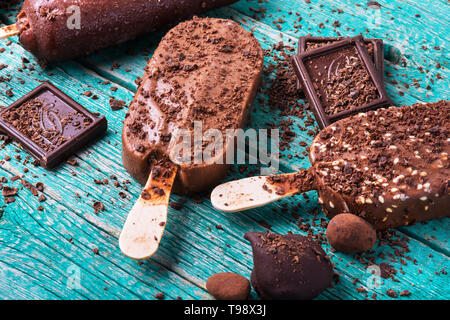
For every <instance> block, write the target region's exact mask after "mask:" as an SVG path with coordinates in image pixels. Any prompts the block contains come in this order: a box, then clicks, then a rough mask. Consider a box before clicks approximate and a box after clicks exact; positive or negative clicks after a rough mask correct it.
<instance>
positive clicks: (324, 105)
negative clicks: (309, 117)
mask: <svg viewBox="0 0 450 320" xmlns="http://www.w3.org/2000/svg"><path fill="white" fill-rule="evenodd" d="M362 40H363V38H362V37H361V36H358V37H354V38H348V39H345V40H342V41H337V42H334V43H332V44H329V45H326V46H322V47H319V48H317V49H312V50H310V51H306V52H303V53H301V54H299V55H296V56H293V64H294V70H295V72H296V74H297V76H298V78H299V79H300V81H301V83H302V87H303V90H304V92H305V94H306V97H307V98H308V101H309V103H310V104H311V106H312V108H313V112H314V115H315V117H316V120H317V122H318V124H319V127H321V128H322V129H323V128H325V127H326V126H328V125H329V124H331V123H333V122H335V121H337V120H339V119H342V118H345V117H348V116H350V115H354V114H357V113H359V112H364V111H368V110H374V109H377V108H381V107H385V106H387V105H390V104H391V101H390V99H389V97H388V95H387V93H386V90H385V88H384V84H383V81H382V78H381V77H380V76H379V74H378V72H377V70H376V69H375V66H374V64H373V63H372V61H371V58H370V56H369V54H368V52H367V50H366V48H365V46H364V45H363V43H362Z"/></svg>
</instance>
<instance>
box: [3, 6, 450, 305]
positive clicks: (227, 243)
mask: <svg viewBox="0 0 450 320" xmlns="http://www.w3.org/2000/svg"><path fill="white" fill-rule="evenodd" d="M308 2H310V3H307V2H305V1H303V0H266V1H264V4H263V5H261V4H260V3H259V1H257V0H241V1H239V2H238V3H236V4H234V5H232V6H230V7H227V8H222V9H220V10H216V11H214V12H211V13H209V14H208V15H210V16H217V17H224V18H231V19H233V20H236V21H239V22H240V23H241V24H242V25H243V26H244V27H245V28H246V29H248V30H252V31H253V32H254V34H255V36H256V37H257V39H258V40H259V41H260V42H261V44H262V46H263V47H264V48H265V49H270V47H271V46H273V45H274V44H277V43H278V42H279V41H284V42H286V43H289V44H290V45H295V44H296V43H297V38H298V36H300V35H306V34H308V33H311V34H313V35H323V36H336V35H338V34H340V35H357V34H360V33H361V34H363V35H364V36H366V37H377V38H381V39H383V40H384V42H385V44H386V46H385V55H386V60H385V65H386V87H387V90H388V93H389V94H390V96H391V97H392V98H393V100H394V102H395V104H396V105H405V104H412V103H415V102H425V101H437V100H440V99H449V76H450V72H449V71H448V68H449V55H448V43H449V40H450V39H449V32H448V30H449V27H450V21H449V16H450V9H449V4H448V2H447V1H445V0H440V1H436V0H422V1H405V0H396V1H379V2H380V3H381V4H382V7H381V9H373V8H370V7H367V5H366V2H365V1H354V0H352V1H347V0H334V1H330V0H328V1H315V0H312V1H308ZM260 6H263V7H264V8H265V9H266V10H265V12H264V14H262V13H261V12H260V10H259V8H260ZM338 9H339V10H338ZM16 12H17V11H16V10H15V9H14V8H11V9H10V10H9V11H6V10H3V11H2V12H1V15H0V18H1V20H2V21H3V22H4V23H6V24H9V23H13V22H14V20H15V19H14V16H15V13H16ZM296 13H299V15H297V14H296ZM299 16H300V17H301V18H302V19H301V22H297V20H298V18H299ZM274 21H275V22H276V23H274ZM279 21H281V22H279ZM283 21H284V22H283ZM335 21H339V23H335ZM322 23H323V24H322ZM294 24H300V25H301V26H302V28H301V29H298V28H294V27H293V26H294ZM336 25H339V26H338V27H336ZM165 31H167V30H163V31H161V32H158V33H155V34H152V35H149V36H147V37H143V38H141V39H139V40H137V41H133V42H130V43H127V44H124V45H122V46H119V47H115V48H110V49H106V50H102V51H101V52H99V53H98V54H95V55H91V56H88V57H85V58H80V59H77V60H75V61H69V62H65V63H59V64H57V65H55V66H54V67H53V68H51V69H48V70H42V69H40V67H39V66H38V65H37V64H36V63H35V62H34V58H33V57H32V56H31V55H30V54H29V53H27V52H25V51H24V50H23V49H22V47H21V46H20V45H19V44H18V43H17V39H16V38H12V39H11V40H12V41H11V42H9V41H8V40H1V41H0V48H1V49H5V51H4V52H3V53H0V64H5V65H7V67H5V68H3V69H2V70H0V79H2V80H5V79H6V81H1V82H0V93H1V95H0V104H1V105H3V106H7V105H9V104H10V103H12V102H13V101H15V100H16V99H18V98H19V97H20V96H22V95H24V94H25V93H27V92H28V91H30V90H31V89H33V88H34V87H36V86H37V85H39V83H40V82H41V81H44V80H50V81H51V82H53V83H54V84H55V85H56V86H58V87H59V88H61V89H62V90H64V91H65V92H67V93H68V94H69V95H70V96H71V97H73V98H74V99H75V100H77V101H78V102H80V103H81V104H83V105H84V106H86V107H87V108H88V109H90V110H91V111H93V112H100V113H102V114H104V115H106V117H107V119H108V123H109V128H108V132H107V134H106V135H105V136H104V137H102V138H101V139H100V140H98V141H95V142H93V143H92V144H90V145H89V146H88V147H86V148H85V149H83V150H82V151H81V152H78V153H77V154H76V155H75V156H74V158H75V159H77V160H78V163H79V165H78V166H76V167H72V166H70V165H67V164H65V165H62V166H60V167H58V168H57V169H56V170H53V171H46V170H44V169H42V168H41V167H34V166H33V165H29V164H28V165H26V166H25V165H24V164H23V161H24V160H25V159H26V156H27V154H26V152H24V151H23V150H22V148H20V146H19V145H18V144H17V143H16V142H13V143H10V144H8V145H6V146H5V147H4V148H2V149H1V150H0V158H1V159H3V158H4V157H5V156H6V155H10V156H11V157H12V160H10V161H2V162H1V165H0V177H6V178H7V179H8V180H9V182H8V185H11V186H16V187H21V184H20V181H16V182H11V181H10V180H11V177H13V176H15V175H20V176H22V175H24V179H26V180H27V181H29V182H32V183H36V182H38V181H42V182H43V183H44V184H45V189H44V191H43V193H44V194H45V196H46V197H47V201H45V202H42V203H39V202H38V200H37V198H36V197H33V196H32V195H31V192H30V191H29V190H28V189H25V188H22V189H21V190H20V191H19V194H18V196H17V199H16V202H14V203H12V204H9V205H7V206H4V207H3V208H2V209H1V211H0V298H2V299H17V298H18V299H154V298H155V294H156V293H158V292H164V293H165V296H166V299H176V298H177V297H182V298H183V299H211V298H212V297H211V296H209V294H208V293H207V291H206V290H205V287H204V283H205V281H206V279H207V278H208V277H209V276H210V275H212V274H214V273H216V272H223V271H232V272H237V273H240V274H242V275H244V276H246V277H249V276H250V272H251V268H252V260H251V249H250V246H249V243H247V242H246V241H245V240H244V239H243V234H244V233H245V232H247V231H256V230H257V231H263V230H264V228H263V227H262V226H261V223H260V222H261V221H265V222H267V223H268V224H270V225H271V226H272V231H274V232H278V233H286V232H289V231H291V232H294V233H301V234H305V233H304V232H302V231H300V230H299V228H298V226H297V221H296V220H297V219H296V218H294V217H293V215H292V214H291V213H292V212H293V211H294V210H295V213H297V214H298V215H300V216H301V217H302V218H303V219H304V223H310V224H311V226H312V230H314V232H317V231H319V230H321V229H320V227H318V226H316V224H317V225H318V224H319V223H317V221H316V220H317V218H319V219H320V218H324V215H323V214H322V213H321V214H319V215H317V216H316V215H313V214H312V213H311V210H312V209H314V208H317V207H318V206H317V202H316V197H317V196H316V194H315V193H309V194H308V195H309V197H310V201H309V202H307V201H305V199H304V198H303V197H302V196H298V197H295V198H293V199H289V200H285V201H282V202H279V203H275V204H272V205H270V206H267V207H264V208H260V209H257V210H250V211H247V212H243V213H239V214H233V215H230V214H224V213H221V212H218V211H216V210H214V209H213V208H212V207H211V204H210V202H209V200H208V199H207V197H204V198H203V199H202V200H203V201H202V202H201V203H198V201H194V200H193V199H191V198H186V197H185V198H184V199H185V200H186V203H185V204H184V206H183V208H182V210H180V211H177V210H174V209H172V208H169V219H168V225H167V228H166V233H165V236H164V239H163V241H162V243H161V247H160V250H159V251H158V253H157V255H156V256H154V257H153V258H152V259H150V260H148V261H146V262H144V263H142V264H138V263H136V262H135V261H131V260H130V259H127V258H125V257H124V256H123V255H122V254H121V253H120V250H119V248H118V243H117V242H118V241H117V239H118V235H119V232H120V229H121V227H122V225H123V223H124V221H125V218H126V215H127V213H128V211H129V210H130V208H131V207H132V205H133V203H134V201H135V200H136V199H137V198H138V195H139V193H140V188H141V186H140V185H139V184H137V183H136V182H135V181H134V180H133V179H132V178H131V177H130V176H129V175H128V174H127V172H126V171H125V170H124V168H123V167H122V164H121V154H120V152H121V129H122V121H123V119H124V116H125V112H126V110H119V111H114V112H113V111H111V108H110V106H109V99H110V98H111V97H115V98H116V99H120V100H124V101H126V102H130V101H131V99H132V98H133V95H134V92H135V90H136V84H135V82H134V81H135V79H136V78H137V77H140V76H142V75H143V72H144V71H143V68H144V66H145V64H146V60H147V59H148V58H150V57H151V55H152V52H153V50H154V49H155V48H156V46H157V44H158V42H159V40H160V39H161V37H162V35H164V33H165ZM130 51H132V52H134V53H135V54H133V55H131V54H129V52H130ZM22 56H25V57H27V59H28V60H30V61H31V63H29V64H26V66H28V67H24V66H23V62H22V59H21V57H22ZM115 62H116V63H117V64H118V65H119V66H120V67H119V68H118V69H113V68H112V65H113V63H115ZM266 62H267V63H269V60H268V59H267V61H266ZM31 66H32V68H30V67H31ZM437 74H440V77H439V79H438V77H436V75H437ZM265 77H266V78H265V80H268V78H270V77H273V75H266V76H265ZM413 79H416V80H417V82H418V83H419V84H420V86H419V87H415V86H411V85H410V84H411V83H412V82H413ZM105 81H109V84H106V85H105V84H104V83H105ZM111 87H116V88H117V91H115V92H113V91H111V90H110V88H111ZM9 89H12V92H13V94H14V96H13V97H8V96H7V95H6V94H5V91H6V90H9ZM87 91H91V92H92V94H93V95H95V96H96V97H97V99H92V97H91V98H90V97H87V96H86V95H83V93H85V92H87ZM259 98H265V97H264V95H262V94H260V96H259ZM257 100H258V99H257ZM277 116H279V117H281V115H276V114H275V115H274V111H273V110H271V109H270V108H269V107H268V106H262V105H259V104H258V103H257V102H256V103H255V105H254V111H253V113H252V120H251V122H250V124H249V126H250V127H252V128H267V123H268V122H272V121H273V118H274V117H277ZM285 118H286V119H287V118H290V119H292V120H293V121H294V122H295V123H298V124H300V125H301V126H304V120H305V119H300V118H296V117H285ZM293 127H294V128H295V133H296V137H295V138H294V140H293V141H292V142H291V143H290V150H286V151H285V152H284V153H285V155H286V156H287V155H288V154H295V153H301V152H302V151H304V150H305V148H304V147H301V146H300V145H299V142H300V141H306V142H311V141H312V138H311V137H310V136H309V135H307V134H306V133H305V132H304V131H301V130H299V129H298V128H297V126H293ZM16 154H18V155H20V156H21V160H20V161H19V160H16V159H15V158H14V156H15V155H16ZM293 159H295V158H293ZM293 159H292V160H287V158H283V159H282V166H281V170H282V171H284V172H291V171H293V170H295V169H298V168H302V167H308V166H309V165H310V164H309V162H308V160H307V159H304V160H299V159H296V160H293ZM25 167H27V168H28V169H29V172H27V173H24V172H23V170H24V168H25ZM236 172H239V171H236ZM245 174H246V173H243V174H241V173H233V174H232V175H231V176H230V177H229V179H235V178H239V177H243V176H245ZM111 175H115V176H117V177H118V181H119V182H120V183H121V186H122V185H124V181H126V180H130V182H131V183H130V184H126V185H127V187H128V190H124V189H123V188H122V187H119V188H116V187H114V186H113V185H112V180H110V184H108V185H98V184H95V183H94V181H93V180H94V179H105V178H106V179H109V178H110V176H111ZM121 191H123V192H125V193H126V198H124V199H122V198H121V197H120V196H119V194H118V193H119V192H121ZM77 194H79V195H82V198H81V199H79V198H78V197H77ZM172 198H173V199H174V200H178V199H179V198H180V197H178V196H173V197H172ZM96 200H101V201H102V202H103V203H104V205H105V211H101V212H99V213H98V214H95V213H94V209H93V207H92V204H93V202H94V201H96ZM3 201H4V200H3V198H2V197H1V199H0V205H3V204H4V203H3ZM298 203H300V204H301V209H296V205H297V204H298ZM39 205H42V206H43V207H44V210H43V211H39V210H37V207H38V206H39ZM319 221H320V220H319ZM218 225H220V226H222V228H221V229H217V228H216V226H218ZM449 230H450V219H441V220H435V221H429V222H427V223H424V224H417V225H415V226H411V227H402V228H399V229H398V230H395V231H394V232H395V234H396V237H398V238H399V239H406V241H408V249H409V251H407V252H404V256H405V257H404V258H402V259H400V257H399V256H398V255H396V251H397V250H399V248H398V247H390V246H387V245H379V246H378V247H377V248H376V250H375V252H374V253H370V254H364V255H362V256H361V259H360V260H356V259H354V257H352V256H348V255H344V254H341V253H335V252H332V251H331V250H330V247H329V246H327V245H325V246H324V248H325V249H326V251H327V252H328V253H329V255H330V256H331V259H332V261H333V263H334V264H335V267H336V268H335V270H336V272H337V273H338V274H339V275H340V281H339V282H338V283H336V284H335V285H334V287H333V288H330V289H328V290H326V291H325V292H324V293H322V294H321V295H320V296H319V297H318V299H366V298H369V299H370V298H372V296H373V294H374V293H375V294H376V295H377V296H376V297H377V299H390V297H389V296H387V295H386V290H388V289H393V290H395V291H396V292H397V293H400V292H402V291H403V290H409V291H410V292H411V295H410V296H405V297H400V299H449V298H450V281H449V276H448V275H447V274H446V273H447V272H448V271H449V267H450V263H449V262H450V258H449V256H450V246H449ZM94 248H98V250H99V254H94V253H93V249H94ZM380 254H384V255H385V256H386V257H388V262H389V263H390V264H391V265H393V266H394V267H395V268H396V269H397V270H398V272H397V274H396V275H395V279H397V280H398V281H393V280H391V279H382V283H381V286H380V287H378V288H375V289H371V288H370V287H369V286H368V285H367V280H368V279H369V278H370V276H371V273H370V272H369V271H368V270H367V266H368V265H370V264H378V263H380V262H383V261H384V260H383V259H381V258H380ZM369 261H370V263H369ZM77 277H78V279H79V285H77V283H76V281H75V282H74V281H73V279H77ZM355 279H359V280H360V282H359V283H357V284H356V285H355V284H354V283H353V282H354V281H355ZM357 288H364V289H365V290H366V292H362V291H363V290H357Z"/></svg>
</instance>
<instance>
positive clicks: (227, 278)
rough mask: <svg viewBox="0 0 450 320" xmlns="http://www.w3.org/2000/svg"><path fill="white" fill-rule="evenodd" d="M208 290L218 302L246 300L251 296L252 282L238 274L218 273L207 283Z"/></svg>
mask: <svg viewBox="0 0 450 320" xmlns="http://www.w3.org/2000/svg"><path fill="white" fill-rule="evenodd" d="M206 289H207V290H208V291H209V293H210V294H211V295H212V296H213V297H214V298H216V299H218V300H245V299H247V297H248V295H249V294H250V282H249V281H248V280H247V279H246V278H244V277H243V276H241V275H240V274H237V273H232V272H223V273H216V274H214V275H212V276H211V277H210V278H209V279H208V281H206Z"/></svg>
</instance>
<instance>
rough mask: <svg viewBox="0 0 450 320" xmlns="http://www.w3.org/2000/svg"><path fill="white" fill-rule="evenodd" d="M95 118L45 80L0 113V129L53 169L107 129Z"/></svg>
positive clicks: (104, 122)
mask: <svg viewBox="0 0 450 320" xmlns="http://www.w3.org/2000/svg"><path fill="white" fill-rule="evenodd" d="M106 127H107V121H106V118H105V117H103V116H102V117H97V116H95V115H93V114H92V113H91V112H89V111H88V110H86V109H85V108H84V107H83V106H81V105H80V104H78V103H77V102H75V101H74V100H72V99H71V98H70V97H69V96H67V95H66V94H64V93H63V92H61V91H60V90H59V89H57V88H56V87H55V86H53V85H52V84H51V83H50V82H45V83H43V84H42V85H40V86H39V87H37V88H36V89H34V90H33V91H31V92H29V93H28V94H26V95H25V96H23V97H22V98H20V99H19V100H17V101H16V102H14V103H13V104H12V105H11V106H9V107H8V108H6V109H4V110H2V111H1V112H0V130H1V131H2V132H4V133H6V134H7V135H8V136H10V137H11V138H12V139H14V140H17V141H18V142H20V144H21V145H22V146H23V147H25V149H27V150H28V151H29V152H30V153H31V155H33V157H35V158H36V159H37V160H39V162H40V164H41V165H42V166H44V167H46V168H53V167H55V166H57V165H58V164H59V163H60V162H61V161H63V160H64V159H65V158H67V157H68V156H70V155H71V154H73V153H75V152H76V151H77V150H78V149H79V148H81V147H82V146H84V145H85V144H87V143H89V142H90V141H92V140H93V139H95V138H96V137H98V136H99V135H101V134H102V133H103V132H105V131H106Z"/></svg>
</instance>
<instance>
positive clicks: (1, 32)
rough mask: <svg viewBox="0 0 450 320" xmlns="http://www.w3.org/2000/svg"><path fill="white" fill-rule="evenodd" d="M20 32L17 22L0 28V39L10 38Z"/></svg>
mask: <svg viewBox="0 0 450 320" xmlns="http://www.w3.org/2000/svg"><path fill="white" fill-rule="evenodd" d="M18 34H19V30H18V29H17V27H16V25H15V24H12V25H10V26H6V27H1V28H0V39H4V38H9V37H12V36H15V35H18Z"/></svg>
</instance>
